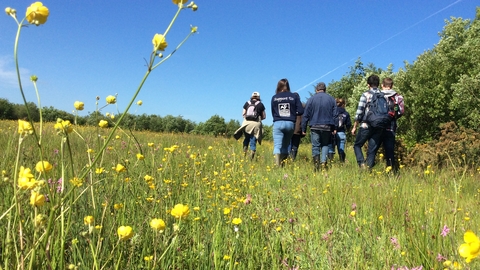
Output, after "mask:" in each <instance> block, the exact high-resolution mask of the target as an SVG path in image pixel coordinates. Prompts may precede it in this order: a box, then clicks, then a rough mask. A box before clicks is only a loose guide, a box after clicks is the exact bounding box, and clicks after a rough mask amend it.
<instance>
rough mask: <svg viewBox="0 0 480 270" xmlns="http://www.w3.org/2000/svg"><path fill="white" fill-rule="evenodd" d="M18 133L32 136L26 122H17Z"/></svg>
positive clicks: (31, 128) (30, 127)
mask: <svg viewBox="0 0 480 270" xmlns="http://www.w3.org/2000/svg"><path fill="white" fill-rule="evenodd" d="M18 133H19V134H20V135H26V134H32V133H33V127H32V125H31V124H30V122H28V121H24V120H18Z"/></svg>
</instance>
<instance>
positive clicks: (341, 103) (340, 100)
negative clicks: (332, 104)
mask: <svg viewBox="0 0 480 270" xmlns="http://www.w3.org/2000/svg"><path fill="white" fill-rule="evenodd" d="M335 101H337V107H345V100H344V99H343V98H336V99H335Z"/></svg>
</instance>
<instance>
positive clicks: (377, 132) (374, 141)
mask: <svg viewBox="0 0 480 270" xmlns="http://www.w3.org/2000/svg"><path fill="white" fill-rule="evenodd" d="M382 135H383V129H374V128H370V127H369V128H362V127H360V128H359V129H358V133H357V136H356V138H355V143H354V144H353V151H354V152H355V157H356V159H357V163H358V166H361V165H362V164H365V163H366V164H367V166H368V167H369V168H373V166H375V155H376V154H377V151H378V148H380V143H381V140H382ZM367 141H368V149H367V160H366V162H365V157H364V155H363V151H362V147H363V145H364V144H365V143H366V142H367Z"/></svg>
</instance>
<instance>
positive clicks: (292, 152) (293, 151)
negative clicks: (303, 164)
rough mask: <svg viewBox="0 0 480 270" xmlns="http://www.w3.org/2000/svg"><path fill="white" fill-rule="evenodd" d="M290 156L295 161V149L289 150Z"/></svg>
mask: <svg viewBox="0 0 480 270" xmlns="http://www.w3.org/2000/svg"><path fill="white" fill-rule="evenodd" d="M290 158H291V159H292V160H293V161H295V159H296V158H297V150H293V149H292V150H291V151H290Z"/></svg>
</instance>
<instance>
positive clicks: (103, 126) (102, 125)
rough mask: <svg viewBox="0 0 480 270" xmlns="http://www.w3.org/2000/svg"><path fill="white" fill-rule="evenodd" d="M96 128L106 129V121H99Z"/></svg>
mask: <svg viewBox="0 0 480 270" xmlns="http://www.w3.org/2000/svg"><path fill="white" fill-rule="evenodd" d="M98 126H99V127H101V128H106V127H108V122H107V121H106V120H100V122H98Z"/></svg>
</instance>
